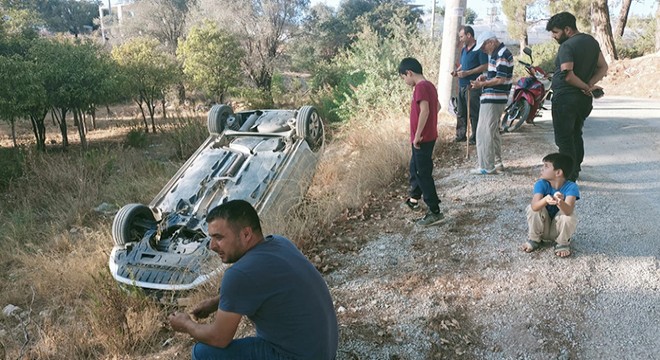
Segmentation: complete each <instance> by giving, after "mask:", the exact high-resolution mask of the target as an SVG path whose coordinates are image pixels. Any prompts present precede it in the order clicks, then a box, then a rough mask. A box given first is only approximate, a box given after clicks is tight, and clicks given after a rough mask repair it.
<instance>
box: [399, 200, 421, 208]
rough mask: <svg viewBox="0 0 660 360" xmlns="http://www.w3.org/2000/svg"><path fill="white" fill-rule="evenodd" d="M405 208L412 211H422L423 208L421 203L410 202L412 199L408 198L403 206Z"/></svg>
mask: <svg viewBox="0 0 660 360" xmlns="http://www.w3.org/2000/svg"><path fill="white" fill-rule="evenodd" d="M404 206H405V207H407V208H408V209H410V210H412V211H418V210H421V209H422V206H421V205H420V204H419V201H417V202H412V201H410V198H407V199H406V201H405V202H404V203H403V204H402V207H404Z"/></svg>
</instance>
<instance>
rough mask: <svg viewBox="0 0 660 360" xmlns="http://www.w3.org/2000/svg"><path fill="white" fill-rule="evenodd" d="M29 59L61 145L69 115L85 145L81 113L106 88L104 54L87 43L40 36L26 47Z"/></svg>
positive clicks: (105, 61) (105, 58) (82, 114)
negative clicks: (28, 47)
mask: <svg viewBox="0 0 660 360" xmlns="http://www.w3.org/2000/svg"><path fill="white" fill-rule="evenodd" d="M30 60H31V61H34V63H35V64H36V66H37V68H38V69H39V78H40V79H41V81H42V84H43V87H44V89H45V98H46V101H47V105H48V107H49V108H50V110H51V114H52V116H53V118H54V119H55V121H56V122H57V123H58V125H59V128H60V133H61V135H62V146H63V147H65V148H66V147H68V145H69V139H68V125H67V120H66V118H67V115H68V114H69V113H72V114H73V117H74V125H75V126H76V127H77V129H78V134H79V136H80V142H81V145H82V146H83V148H85V147H86V146H87V138H86V134H87V126H86V123H85V117H84V114H85V113H86V112H89V111H90V109H91V108H92V107H93V106H95V104H97V103H98V102H100V101H101V99H102V98H103V97H104V96H105V93H106V92H108V91H109V88H108V86H107V85H106V84H107V77H108V68H109V67H110V65H109V64H107V61H108V60H107V56H106V55H104V54H103V53H101V50H100V49H99V47H98V46H96V45H94V44H93V43H91V42H81V41H78V40H73V41H72V40H69V39H42V40H39V41H36V42H35V44H34V46H32V48H31V49H30Z"/></svg>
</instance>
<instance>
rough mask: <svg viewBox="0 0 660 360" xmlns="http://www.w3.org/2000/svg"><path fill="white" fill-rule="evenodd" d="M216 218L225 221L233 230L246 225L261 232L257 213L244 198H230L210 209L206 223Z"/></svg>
mask: <svg viewBox="0 0 660 360" xmlns="http://www.w3.org/2000/svg"><path fill="white" fill-rule="evenodd" d="M216 219H223V220H225V221H227V223H228V224H229V226H231V227H233V228H234V230H240V229H243V228H246V227H249V228H251V229H252V230H253V231H254V232H258V233H260V234H261V223H260V222H259V215H258V214H257V211H256V210H255V209H254V207H252V205H251V204H250V203H249V202H247V201H245V200H231V201H227V202H226V203H224V204H222V205H218V206H216V207H214V208H213V209H211V211H209V213H208V214H207V215H206V223H210V222H211V221H213V220H216Z"/></svg>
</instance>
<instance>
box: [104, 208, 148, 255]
mask: <svg viewBox="0 0 660 360" xmlns="http://www.w3.org/2000/svg"><path fill="white" fill-rule="evenodd" d="M155 227H156V220H155V218H154V213H153V212H152V211H151V209H150V208H149V207H148V206H146V205H142V204H128V205H125V206H124V207H122V208H121V209H119V211H118V212H117V215H115V219H114V220H113V221H112V241H114V243H115V245H117V246H124V245H126V244H127V243H130V242H136V241H139V240H140V239H142V237H143V236H144V234H145V233H146V232H147V230H149V229H153V228H155Z"/></svg>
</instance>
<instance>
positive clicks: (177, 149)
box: [167, 118, 209, 160]
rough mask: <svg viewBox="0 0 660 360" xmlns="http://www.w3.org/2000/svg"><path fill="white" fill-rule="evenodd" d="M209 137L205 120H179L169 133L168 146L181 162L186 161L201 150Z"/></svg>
mask: <svg viewBox="0 0 660 360" xmlns="http://www.w3.org/2000/svg"><path fill="white" fill-rule="evenodd" d="M208 136H209V132H208V129H207V127H206V121H205V119H204V120H202V119H200V118H178V119H176V121H175V124H174V127H173V129H172V130H171V131H168V132H167V137H168V142H169V143H170V144H169V145H168V146H169V147H170V148H173V149H174V155H175V157H176V158H177V159H179V160H186V159H188V158H189V157H190V156H192V154H193V153H194V152H195V150H197V148H199V146H200V145H201V144H202V143H203V142H204V140H206V138H207V137H208Z"/></svg>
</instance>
